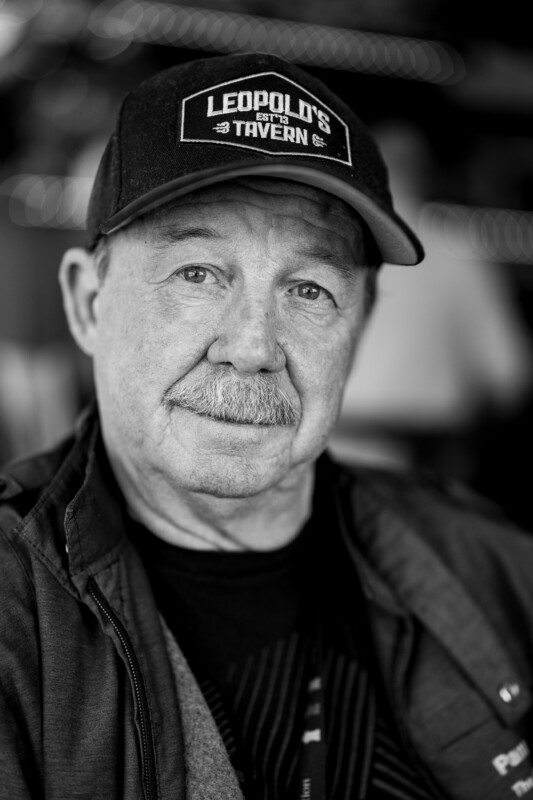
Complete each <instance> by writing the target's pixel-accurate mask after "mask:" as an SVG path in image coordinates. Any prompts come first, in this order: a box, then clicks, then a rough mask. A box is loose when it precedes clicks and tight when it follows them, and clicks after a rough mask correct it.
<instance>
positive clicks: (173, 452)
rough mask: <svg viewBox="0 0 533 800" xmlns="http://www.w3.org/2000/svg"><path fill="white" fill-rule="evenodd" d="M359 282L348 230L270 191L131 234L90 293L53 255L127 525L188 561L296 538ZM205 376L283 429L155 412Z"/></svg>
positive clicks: (237, 191) (358, 254) (335, 212)
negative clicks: (191, 553) (254, 402)
mask: <svg viewBox="0 0 533 800" xmlns="http://www.w3.org/2000/svg"><path fill="white" fill-rule="evenodd" d="M367 279H368V268H366V267H365V266H364V247H363V237H362V231H361V228H360V225H359V223H358V221H357V218H356V215H355V214H354V213H353V212H352V211H351V210H349V209H348V208H347V207H346V206H345V205H344V204H343V203H342V202H341V201H339V200H336V199H335V198H332V197H331V196H329V195H327V194H326V193H325V192H321V191H319V190H316V189H313V188H311V187H306V186H303V185H299V184H294V183H289V182H282V181H266V180H261V181H258V180H242V181H238V182H233V183H231V184H229V183H228V184H221V185H219V186H215V187H213V188H210V189H207V190H203V191H201V192H197V193H194V194H191V195H188V196H186V197H184V198H182V199H181V200H180V201H178V202H177V203H174V204H173V205H172V207H171V208H168V209H166V210H164V211H162V212H161V211H160V212H158V213H157V214H156V215H152V216H151V217H150V218H146V220H145V221H141V222H137V223H134V224H132V225H130V226H129V227H128V228H126V229H125V230H124V231H123V232H120V233H119V234H117V235H116V236H115V237H114V240H113V242H112V247H111V257H110V263H109V269H108V274H107V275H106V277H105V280H103V281H102V280H99V278H98V270H97V266H96V263H95V259H94V257H93V256H91V254H88V253H86V252H85V251H82V250H73V251H70V252H69V253H67V254H66V256H65V258H64V261H63V264H62V268H61V284H62V288H63V293H64V299H65V307H66V311H67V316H68V319H69V322H70V326H71V330H72V333H73V335H74V337H75V338H76V340H77V342H78V344H79V345H80V346H81V347H82V349H83V350H84V351H85V352H86V353H88V354H89V355H91V356H92V357H93V362H94V374H95V383H96V390H97V398H98V405H99V410H100V416H101V421H102V432H103V436H104V442H105V445H106V449H107V452H108V455H109V458H110V462H111V465H112V467H113V470H114V472H115V474H116V477H117V480H118V482H119V485H120V486H121V489H122V491H123V492H124V495H125V497H126V500H127V502H128V504H129V507H130V512H131V513H132V515H133V516H135V517H137V518H138V519H140V520H141V521H142V522H143V523H144V524H145V525H147V527H149V528H150V529H151V530H152V531H153V532H154V533H156V534H157V535H159V536H161V537H162V538H164V539H166V540H167V541H170V542H174V543H177V544H181V545H184V546H187V547H194V548H222V549H243V548H253V549H270V548H272V547H279V546H281V545H283V544H285V543H286V542H287V541H289V540H290V539H291V538H293V537H294V535H295V534H296V533H297V532H298V530H299V529H300V528H301V525H302V524H303V523H304V522H305V519H306V518H307V516H308V515H309V512H310V502H311V496H312V488H313V473H314V470H313V465H314V462H315V460H316V459H317V457H318V456H319V455H320V453H321V452H322V451H323V450H324V448H325V446H326V444H327V441H328V438H329V435H330V433H331V431H332V429H333V428H334V426H335V423H336V420H337V417H338V413H339V408H340V403H341V399H342V393H343V388H344V384H345V381H346V378H347V375H348V372H349V369H350V366H351V363H352V358H353V354H354V350H355V347H356V343H357V341H358V339H359V337H360V334H361V332H362V330H363V328H364V324H365V321H366V315H365V302H364V295H365V281H366V280H367ZM214 373H217V374H218V375H221V376H223V377H224V379H225V380H226V382H227V383H228V384H229V385H230V386H231V387H233V386H236V387H237V388H236V391H237V392H238V391H239V388H242V387H243V386H245V385H248V386H250V385H251V386H252V388H254V386H255V385H257V383H258V382H264V383H268V384H274V385H275V389H274V392H275V393H276V394H277V392H278V390H279V391H280V392H281V393H283V395H284V396H285V398H287V399H288V400H289V401H290V404H291V406H292V408H293V410H294V412H295V414H294V420H293V421H292V422H290V423H288V424H287V423H286V424H274V425H272V424H260V425H258V424H250V423H247V424H235V423H234V422H231V421H230V422H227V421H220V420H218V419H214V418H212V417H209V416H205V415H203V414H202V415H200V414H197V413H195V412H194V411H191V410H188V409H185V408H183V407H181V406H179V405H176V404H174V403H171V402H169V397H170V398H172V396H173V391H174V389H175V388H177V387H180V386H181V385H183V384H190V383H195V384H198V385H202V383H205V381H206V380H209V378H210V377H211V376H212V375H213V374H214ZM230 411H231V408H230Z"/></svg>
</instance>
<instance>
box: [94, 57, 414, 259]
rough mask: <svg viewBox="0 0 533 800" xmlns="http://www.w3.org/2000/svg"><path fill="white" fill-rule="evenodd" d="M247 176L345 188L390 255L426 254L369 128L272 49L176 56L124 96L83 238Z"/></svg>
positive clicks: (338, 191) (336, 190)
mask: <svg viewBox="0 0 533 800" xmlns="http://www.w3.org/2000/svg"><path fill="white" fill-rule="evenodd" d="M252 176H256V177H267V178H280V179H284V180H290V181H296V182H298V183H303V184H306V185H308V186H314V187H316V188H318V189H322V190H323V191H326V192H329V193H330V194H331V195H334V196H335V197H338V198H340V199H341V200H343V201H344V202H345V203H347V204H348V205H349V206H351V207H352V208H353V209H355V211H356V212H357V213H358V214H359V215H360V216H361V217H362V219H363V220H364V222H365V223H366V225H367V226H368V228H369V230H370V232H371V234H372V236H373V238H374V241H375V243H376V245H377V247H378V250H379V251H380V253H381V256H382V258H383V260H384V261H386V262H388V263H391V264H406V265H409V264H417V263H419V262H420V261H421V260H422V258H423V256H424V251H423V248H422V246H421V244H420V242H419V240H418V238H417V237H416V235H415V234H414V232H413V231H412V230H411V229H410V228H409V226H408V225H407V224H406V223H405V222H404V221H403V220H402V219H401V218H400V216H399V215H398V214H397V213H396V212H395V210H394V207H393V204H392V198H391V195H390V191H389V186H388V176H387V169H386V167H385V164H384V162H383V159H382V157H381V155H380V153H379V150H378V147H377V145H376V143H375V142H374V139H373V138H372V136H371V134H370V132H369V130H368V128H367V127H366V126H365V125H364V124H363V122H362V121H361V120H360V119H359V118H358V117H357V116H356V115H355V113H354V112H353V111H352V110H351V109H350V108H349V107H348V106H347V105H346V104H345V103H344V102H343V101H342V100H341V99H340V98H339V97H337V96H336V95H335V94H334V93H333V92H332V91H330V89H329V88H328V87H327V86H326V85H325V84H324V83H323V82H322V81H320V80H318V79H317V78H315V77H314V76H312V75H311V74H309V73H308V72H307V71H305V70H303V69H300V68H299V67H297V66H295V65H294V64H291V63H290V62H287V61H285V60H284V59H282V58H279V57H277V56H272V55H269V54H265V53H245V54H239V55H230V56H220V57H219V56H216V57H207V58H203V59H199V60H195V61H190V62H188V63H185V64H179V65H177V66H174V67H170V68H169V69H166V70H163V71H161V72H158V73H156V74H155V75H153V76H151V77H150V78H148V79H147V80H145V81H144V82H143V83H141V84H140V85H139V86H138V87H137V88H135V89H134V90H133V91H131V92H130V93H129V94H128V95H127V96H126V97H125V99H124V101H123V103H122V105H121V108H120V111H119V114H118V119H117V123H116V127H115V130H114V132H113V134H112V136H111V138H110V140H109V142H108V144H107V147H106V149H105V151H104V154H103V156H102V160H101V162H100V165H99V168H98V171H97V174H96V178H95V182H94V185H93V189H92V193H91V198H90V202H89V209H88V219H87V240H86V244H87V247H89V248H93V247H94V246H95V245H96V243H97V241H98V240H99V239H100V238H101V237H102V236H106V235H108V234H110V233H113V232H114V231H117V230H119V229H120V228H122V227H124V226H125V225H128V224H129V223H130V222H132V221H133V220H134V219H136V218H137V217H139V216H141V215H143V214H146V213H147V212H149V211H152V210H154V209H156V208H158V207H160V206H162V205H164V204H166V203H168V202H170V201H171V200H174V199H175V198H178V197H180V196H182V195H185V194H188V193H190V192H192V191H196V190H198V189H202V188H205V187H208V186H212V185H213V184H216V183H220V182H223V181H228V180H232V179H236V178H240V177H252Z"/></svg>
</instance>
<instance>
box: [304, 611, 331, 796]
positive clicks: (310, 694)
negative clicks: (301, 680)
mask: <svg viewBox="0 0 533 800" xmlns="http://www.w3.org/2000/svg"><path fill="white" fill-rule="evenodd" d="M321 673H322V625H321V620H320V613H319V614H318V625H317V631H316V639H315V642H314V646H313V651H312V657H311V669H310V672H309V673H308V674H309V679H308V683H307V687H306V690H307V704H306V709H305V723H304V730H303V734H302V754H301V760H300V781H299V785H298V791H299V794H298V800H326V726H325V714H324V686H323V678H322V674H321Z"/></svg>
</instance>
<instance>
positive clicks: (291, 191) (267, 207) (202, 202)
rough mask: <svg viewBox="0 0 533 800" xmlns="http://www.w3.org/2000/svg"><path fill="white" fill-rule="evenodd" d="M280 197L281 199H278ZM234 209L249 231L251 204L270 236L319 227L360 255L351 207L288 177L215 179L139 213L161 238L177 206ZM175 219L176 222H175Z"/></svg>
mask: <svg viewBox="0 0 533 800" xmlns="http://www.w3.org/2000/svg"><path fill="white" fill-rule="evenodd" d="M284 201H286V202H284ZM222 203H223V204H224V206H225V207H226V208H227V209H228V210H230V209H233V210H235V211H236V212H237V213H238V214H239V217H240V221H241V223H242V224H245V225H246V227H247V228H248V230H250V231H253V227H254V220H253V214H250V213H247V211H250V210H252V209H257V210H259V211H260V212H261V213H262V214H264V213H265V212H269V213H270V214H271V220H270V227H271V231H272V233H273V234H274V235H276V232H277V231H280V230H283V229H285V230H287V226H290V225H291V222H292V223H294V232H296V230H297V227H300V235H301V233H302V226H304V227H305V226H310V227H311V228H314V230H315V231H319V232H320V235H321V236H323V237H324V239H328V238H331V237H333V238H334V239H335V238H337V239H340V240H343V241H344V243H345V244H347V245H348V246H349V247H350V249H352V250H353V251H354V256H356V258H357V260H358V261H361V259H362V257H363V254H364V246H363V240H364V234H363V225H362V221H361V220H360V219H359V217H358V215H357V214H356V212H355V211H353V210H352V209H351V208H349V207H348V206H347V205H346V204H345V203H344V202H343V201H342V200H339V199H338V198H336V197H333V196H332V195H329V194H328V193H327V192H324V191H322V190H320V189H316V188H314V187H311V186H306V185H305V184H300V183H296V182H293V181H282V180H278V179H274V180H272V179H268V178H242V179H238V180H234V181H228V182H225V183H221V184H215V185H214V186H212V187H209V188H207V189H202V190H199V191H196V192H191V193H190V194H188V195H185V196H184V197H180V198H178V199H176V200H175V201H174V202H172V203H170V204H168V205H165V206H163V207H161V208H160V209H158V210H157V211H155V212H152V213H151V214H150V215H147V217H146V218H145V220H143V221H144V223H145V230H144V232H145V233H148V236H149V237H150V238H151V237H152V236H154V237H159V235H162V236H163V238H165V237H166V234H167V232H168V231H169V230H171V229H172V226H173V222H174V224H175V223H176V222H178V218H177V217H178V215H179V211H180V210H182V211H183V212H187V211H194V210H195V209H196V210H200V209H202V210H203V209H207V210H208V209H209V208H210V207H213V206H219V207H220V204H222ZM178 224H179V222H178Z"/></svg>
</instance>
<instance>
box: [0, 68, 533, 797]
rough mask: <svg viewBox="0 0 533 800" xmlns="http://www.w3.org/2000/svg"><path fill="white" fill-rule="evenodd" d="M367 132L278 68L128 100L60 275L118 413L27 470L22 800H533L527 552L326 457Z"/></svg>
mask: <svg viewBox="0 0 533 800" xmlns="http://www.w3.org/2000/svg"><path fill="white" fill-rule="evenodd" d="M421 257H422V249H421V247H420V245H419V243H418V241H417V239H416V237H415V236H414V235H413V233H412V232H411V231H410V230H409V229H408V228H407V226H406V225H405V224H404V223H403V222H402V220H401V219H399V218H398V216H397V215H396V214H395V212H394V210H393V207H392V204H391V200H390V196H389V193H388V188H387V179H386V172H385V169H384V166H383V162H382V161H381V159H380V156H379V154H378V152H377V149H376V147H375V145H374V143H373V141H372V139H371V138H370V136H369V134H368V132H367V130H366V128H365V127H364V126H363V125H362V123H361V122H360V121H359V120H358V119H357V118H356V117H355V116H354V114H353V113H352V112H351V111H350V110H349V109H348V108H347V107H346V106H345V105H344V104H343V103H342V102H341V101H340V100H339V99H338V98H337V97H335V96H334V95H333V94H331V93H330V92H329V91H328V90H327V89H326V87H325V86H323V85H322V84H321V83H320V82H318V81H317V80H315V79H314V78H312V77H310V76H309V75H307V74H306V73H305V72H303V71H301V70H299V69H297V68H295V67H294V66H292V65H290V64H288V63H286V62H284V61H282V60H280V59H277V58H273V57H270V56H265V55H255V54H252V55H244V56H233V57H224V58H212V59H206V60H203V61H198V62H193V63H191V64H186V65H183V66H179V67H175V68H172V69H170V70H167V71H165V72H163V73H161V74H159V75H156V76H154V77H153V78H152V79H150V80H148V81H147V82H145V83H144V84H142V85H141V86H140V87H139V88H138V89H136V90H135V91H133V92H132V93H131V94H130V95H129V96H128V97H127V98H126V100H125V102H124V104H123V107H122V109H121V113H120V116H119V120H118V122H117V127H116V130H115V133H114V134H113V137H112V138H111V140H110V143H109V146H108V148H107V150H106V153H105V154H104V157H103V159H102V162H101V165H100V169H99V172H98V175H97V178H96V181H95V186H94V190H93V195H92V200H91V206H90V211H89V224H88V242H87V249H86V250H85V249H75V250H71V251H69V252H68V253H67V254H66V255H65V257H64V260H63V263H62V266H61V285H62V289H63V294H64V298H65V307H66V312H67V316H68V320H69V323H70V327H71V330H72V333H73V336H74V337H75V339H76V341H77V342H78V344H79V345H80V347H81V348H82V350H83V351H84V352H85V353H87V354H88V355H90V356H91V357H92V359H93V363H94V377H95V386H96V402H95V404H94V407H92V408H91V409H89V411H88V412H87V414H86V415H85V416H84V418H83V419H82V420H81V421H80V424H79V426H78V429H77V431H76V435H75V436H74V437H73V438H72V440H69V441H67V442H65V443H63V444H62V445H61V446H60V447H59V448H58V450H56V451H55V452H54V453H50V454H47V455H45V456H40V457H37V458H34V459H30V460H27V461H24V462H19V463H18V464H13V465H10V466H9V467H8V468H7V469H6V472H5V474H4V476H3V479H2V501H3V502H2V504H1V505H0V523H1V532H2V536H1V538H0V542H1V547H2V558H1V560H0V564H1V570H2V573H1V577H0V609H1V615H0V669H1V693H0V709H1V713H0V765H1V778H2V780H1V781H0V796H1V797H5V798H6V799H7V798H10V800H12V799H13V798H15V799H17V798H21V800H22V798H29V797H32V798H33V797H34V798H43V797H45V798H70V797H79V798H82V797H84V798H85V797H86V798H106V800H108V799H109V798H128V800H130V798H146V800H156V798H160V799H161V800H166V798H169V800H170V798H172V799H173V800H175V798H182V799H183V800H208V799H209V798H213V800H214V799H215V798H216V799H217V800H230V798H243V797H244V798H247V800H250V799H252V798H253V800H256V799H257V800H271V799H272V800H274V799H275V798H279V799H280V800H281V799H282V798H283V799H285V798H291V800H292V799H293V798H294V800H297V798H300V800H304V798H305V800H308V799H310V800H326V798H328V800H349V798H361V799H362V798H367V800H379V799H381V800H384V799H385V798H404V800H405V798H412V799H413V800H416V798H419V799H420V800H423V799H424V798H445V797H446V798H457V800H474V798H481V797H482V798H484V800H490V799H491V798H494V800H495V799H496V798H507V797H509V798H512V797H522V796H526V795H527V794H528V793H529V792H530V791H533V777H532V767H531V761H530V757H529V747H528V737H529V736H530V735H531V721H530V709H531V695H530V684H531V664H532V655H533V633H532V631H533V628H532V624H531V622H532V616H533V613H532V609H533V589H532V588H531V587H532V582H531V580H530V572H531V568H530V564H531V559H532V555H533V544H532V543H531V541H530V539H529V538H528V537H527V536H526V535H523V534H521V533H519V532H516V531H514V530H511V529H507V528H505V527H503V526H501V525H500V523H499V522H498V521H497V520H496V519H495V518H492V517H491V516H490V515H488V514H487V513H481V511H480V510H479V509H476V508H474V507H473V506H472V504H471V502H470V501H468V502H467V501H466V500H465V499H464V498H463V497H461V496H458V495H457V494H455V495H450V496H449V495H448V494H447V493H446V492H445V491H444V490H442V489H440V488H438V487H437V486H436V485H433V484H425V483H424V482H421V481H419V480H417V481H415V479H414V478H410V479H408V478H406V477H401V476H398V475H384V474H373V473H372V472H367V471H348V470H346V469H345V468H342V467H341V466H339V465H336V464H334V463H333V462H332V461H331V460H330V459H329V458H328V457H327V456H326V455H324V454H323V453H324V450H325V448H326V445H327V441H328V437H329V435H330V433H331V431H332V430H333V428H334V426H335V422H336V419H337V415H338V411H339V406H340V403H341V398H342V392H343V388H344V384H345V381H346V377H347V375H348V372H349V369H350V366H351V362H352V358H353V355H354V352H355V349H356V346H357V342H358V340H359V338H360V336H361V333H362V331H363V329H364V326H365V322H366V319H367V317H368V314H369V312H370V309H371V306H372V302H373V297H374V291H375V281H376V272H377V268H378V266H379V264H380V263H381V262H382V261H383V260H386V261H388V262H392V263H398V264H414V263H417V262H418V261H419V260H420V259H421Z"/></svg>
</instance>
